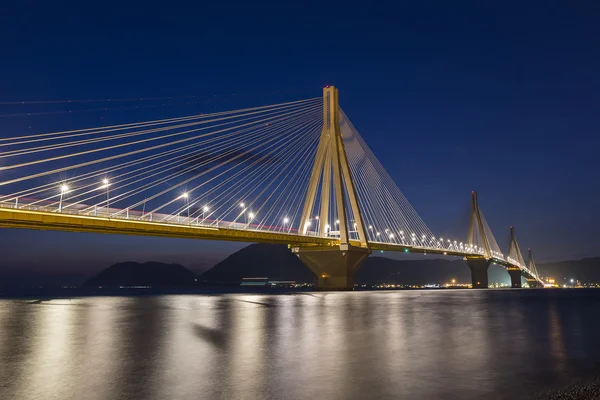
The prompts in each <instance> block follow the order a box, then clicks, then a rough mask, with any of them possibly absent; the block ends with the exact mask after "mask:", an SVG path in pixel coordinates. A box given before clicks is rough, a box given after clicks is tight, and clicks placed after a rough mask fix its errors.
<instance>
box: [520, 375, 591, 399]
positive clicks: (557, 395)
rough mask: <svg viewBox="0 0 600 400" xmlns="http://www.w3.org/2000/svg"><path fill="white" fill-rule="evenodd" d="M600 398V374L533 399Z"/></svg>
mask: <svg viewBox="0 0 600 400" xmlns="http://www.w3.org/2000/svg"><path fill="white" fill-rule="evenodd" d="M558 399H560V400H600V376H597V377H595V378H593V379H590V380H587V381H581V382H578V383H575V384H572V385H569V386H567V387H565V388H563V389H558V390H551V391H549V392H546V393H543V394H541V395H538V396H536V397H533V398H532V399H531V400H558Z"/></svg>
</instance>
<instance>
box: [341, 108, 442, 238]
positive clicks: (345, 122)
mask: <svg viewBox="0 0 600 400" xmlns="http://www.w3.org/2000/svg"><path fill="white" fill-rule="evenodd" d="M341 115H342V117H341V122H340V128H341V131H342V138H343V140H344V143H345V146H346V149H347V152H348V161H349V166H350V170H351V171H352V176H353V178H354V180H355V186H356V193H357V198H358V201H359V204H360V209H361V211H363V214H364V217H363V218H364V221H365V225H366V227H367V232H366V233H367V238H368V240H369V241H371V242H389V243H395V244H405V245H409V246H420V247H430V248H440V247H442V244H441V242H440V240H439V238H436V237H435V236H434V235H433V233H432V232H431V230H430V229H429V228H428V227H427V225H426V224H425V223H424V222H423V220H422V219H421V218H420V217H419V215H418V214H417V212H416V211H415V209H414V208H413V207H412V205H411V204H410V203H409V202H408V200H407V199H406V197H405V196H404V194H403V193H402V192H401V191H400V189H399V188H398V186H397V185H396V184H395V183H394V181H393V180H392V179H391V177H390V176H389V174H388V173H387V172H386V171H385V169H384V168H383V166H382V165H381V163H380V162H379V160H378V159H377V158H376V157H375V155H374V154H373V152H372V151H371V149H370V148H369V147H368V145H367V144H366V142H365V141H364V139H363V138H362V137H361V136H360V133H359V132H358V130H356V128H355V127H354V126H353V125H352V123H351V122H350V120H349V119H348V117H347V116H346V115H345V114H344V113H343V112H342V113H341Z"/></svg>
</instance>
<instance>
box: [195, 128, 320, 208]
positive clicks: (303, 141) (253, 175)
mask: <svg viewBox="0 0 600 400" xmlns="http://www.w3.org/2000/svg"><path fill="white" fill-rule="evenodd" d="M311 140H312V141H314V140H315V138H311V136H310V135H304V137H303V136H301V135H297V138H293V139H292V140H291V141H290V142H289V143H283V144H281V145H279V146H278V147H277V148H274V149H273V150H272V151H270V153H271V152H272V153H274V154H282V153H283V154H286V160H287V159H290V158H291V157H292V156H294V155H297V154H299V153H300V151H302V150H303V149H304V150H305V151H308V150H307V149H308V148H309V144H310V141H311ZM268 157H269V153H265V154H263V155H262V156H261V157H260V158H257V159H256V160H255V161H253V162H252V164H250V165H247V166H246V167H244V168H243V169H241V170H240V171H238V172H236V173H235V174H234V175H232V176H230V177H229V178H227V179H226V180H223V181H221V182H220V183H219V184H218V185H216V186H215V187H213V188H212V189H210V190H208V191H205V192H204V193H203V194H202V195H201V196H198V197H197V198H196V199H195V200H194V203H193V204H191V205H190V206H189V207H193V206H194V205H196V204H202V203H203V204H204V205H203V207H207V208H208V206H207V204H210V208H209V209H210V210H211V214H210V216H211V217H212V216H213V215H214V214H216V211H214V210H215V209H217V210H221V209H222V207H224V206H226V205H228V208H227V209H225V211H221V214H225V215H226V214H228V213H229V212H231V210H232V209H233V208H235V207H237V206H238V205H239V203H237V202H235V201H233V202H232V200H231V199H232V198H233V199H238V198H242V199H244V198H248V195H247V194H246V195H242V194H240V193H242V192H243V190H242V189H238V190H237V192H236V193H233V194H232V193H231V191H227V192H226V191H224V190H223V191H221V192H218V189H220V188H221V187H222V186H223V185H225V184H227V185H228V187H231V186H233V185H235V183H236V180H235V179H236V178H238V177H239V176H240V175H241V174H244V173H246V171H247V170H250V172H249V173H247V174H246V175H245V176H244V181H246V182H252V183H254V182H255V181H256V179H257V176H258V175H260V168H256V165H260V163H261V162H264V161H266V160H267V159H268ZM296 186H298V185H296ZM226 195H227V196H226ZM209 199H210V201H208V200H209ZM251 204H252V203H250V207H251ZM276 206H277V205H274V206H272V207H271V209H273V208H274V207H276ZM199 211H200V209H198V210H196V212H198V213H199ZM257 213H259V215H262V214H261V211H260V209H259V210H258V211H257ZM192 215H193V213H192ZM216 218H217V219H219V217H218V216H217V217H216ZM264 218H268V216H265V217H264ZM264 218H263V219H264ZM221 219H222V217H221Z"/></svg>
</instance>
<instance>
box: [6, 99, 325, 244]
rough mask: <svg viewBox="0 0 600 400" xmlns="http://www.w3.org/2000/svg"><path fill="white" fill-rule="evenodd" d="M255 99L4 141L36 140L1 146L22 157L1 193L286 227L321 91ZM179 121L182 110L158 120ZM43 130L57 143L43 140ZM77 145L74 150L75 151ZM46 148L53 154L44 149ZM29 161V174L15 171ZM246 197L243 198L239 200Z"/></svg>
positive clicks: (137, 215)
mask: <svg viewBox="0 0 600 400" xmlns="http://www.w3.org/2000/svg"><path fill="white" fill-rule="evenodd" d="M259 109H260V110H259V111H256V110H253V111H251V113H249V112H246V110H249V109H246V110H239V111H237V112H236V111H231V112H228V113H227V116H226V117H222V115H225V114H223V113H216V114H219V115H220V116H219V118H207V117H206V116H201V118H202V120H201V121H200V122H201V124H202V127H201V128H199V129H197V130H189V129H188V128H189V125H188V124H181V123H178V124H171V125H165V126H163V128H164V129H162V128H161V129H160V130H158V129H157V130H153V131H152V132H148V131H147V130H141V131H138V130H129V131H126V133H119V134H118V135H114V134H112V133H113V132H112V131H113V130H115V129H120V130H123V129H122V128H124V127H125V128H127V129H131V128H136V129H137V128H139V127H140V126H142V127H146V126H149V125H151V124H150V123H140V124H129V125H122V126H119V127H117V128H114V127H109V128H108V129H88V130H81V132H79V133H73V132H78V131H69V133H68V134H60V133H58V134H56V135H54V136H52V135H51V134H43V135H40V136H35V135H30V136H27V137H21V138H17V139H18V140H16V141H13V142H12V143H3V149H4V148H5V145H11V144H17V145H23V144H24V142H25V141H26V142H29V143H31V142H33V141H35V145H36V147H32V148H23V147H22V146H21V148H20V149H19V150H18V151H19V153H16V152H12V153H8V154H5V155H6V156H7V157H5V158H3V159H4V160H11V159H14V160H16V161H17V162H16V163H12V164H10V163H4V164H3V166H2V168H3V170H4V171H5V172H4V174H5V175H6V174H7V173H8V172H13V174H12V176H10V177H8V179H7V180H5V181H3V182H0V185H1V186H4V187H5V188H9V187H10V188H13V187H14V188H16V189H17V190H15V191H14V192H13V193H12V194H8V195H4V196H2V200H1V201H2V204H0V206H1V207H10V208H14V207H18V208H25V209H31V210H37V211H51V212H61V213H65V212H67V213H69V214H75V215H90V216H107V217H109V218H124V219H145V220H147V221H151V222H159V221H164V222H169V223H172V222H174V221H176V222H177V223H183V222H185V223H188V224H204V225H207V224H213V225H218V226H220V227H223V225H228V226H229V227H231V228H234V229H261V230H265V231H273V232H285V233H288V234H289V233H290V232H291V230H292V229H291V227H292V225H291V220H290V217H288V214H289V215H290V216H293V215H298V213H299V208H300V207H301V203H302V202H301V195H300V193H301V192H302V191H303V187H302V186H303V185H306V184H307V183H306V182H303V180H307V179H308V178H307V175H308V173H307V170H308V169H309V168H310V164H309V163H308V162H307V159H308V155H309V154H311V152H312V151H313V150H314V149H313V147H314V148H316V144H317V142H318V137H319V134H318V133H319V131H320V130H321V126H322V119H321V118H320V114H321V110H322V104H321V99H309V100H305V101H299V102H292V103H283V105H275V106H267V107H261V108H259ZM224 118H226V119H227V121H226V122H223V119H224ZM173 121H175V122H180V121H181V119H176V120H175V119H173V120H162V121H160V122H159V123H160V124H165V123H167V122H173ZM104 131H106V132H108V131H111V133H110V134H109V135H106V134H105V135H104V136H101V137H100V136H99V137H94V138H93V139H89V140H88V139H86V140H85V141H82V140H77V141H72V142H69V141H65V140H59V139H64V138H67V140H69V139H71V140H72V137H73V136H74V135H79V134H85V135H92V134H98V133H99V132H104ZM176 136H180V137H181V139H179V138H177V137H176ZM137 138H140V140H138V139H137ZM44 140H54V141H55V143H53V144H52V145H47V144H43V143H42V144H43V146H40V145H39V144H40V142H43V141H44ZM153 142H154V143H153ZM105 144H108V146H105ZM75 146H77V147H75ZM89 146H92V147H91V148H90V147H89ZM71 148H76V149H77V152H76V153H69V151H70V150H71ZM86 148H87V150H82V149H86ZM61 152H62V154H61ZM45 153H48V155H49V156H48V157H46V158H42V159H40V158H39V155H41V154H45ZM94 153H96V154H100V155H103V154H104V155H105V156H104V157H102V156H100V157H99V156H96V155H95V154H94ZM144 153H145V154H144ZM140 155H141V157H140ZM23 158H25V159H26V160H25V161H23ZM86 158H87V160H86ZM71 159H73V160H75V163H71V161H70V160H71ZM44 164H48V165H49V167H46V165H44ZM24 166H26V167H27V169H26V173H27V175H25V176H23V175H22V174H21V175H20V174H18V173H16V172H14V170H19V169H21V168H22V167H24ZM54 166H56V168H52V167H54ZM36 169H37V171H36ZM48 177H50V178H51V179H48ZM49 180H51V181H50V182H49ZM280 190H282V192H279V191H280ZM232 196H234V197H235V198H233V197H232ZM243 202H246V203H247V206H246V207H244V209H242V210H240V206H239V205H240V204H241V203H243ZM284 214H285V216H284ZM192 217H196V218H195V219H194V220H193V218H192ZM186 218H187V219H186ZM279 219H281V221H279ZM236 220H240V221H242V222H235V221H236ZM292 242H293V241H292ZM324 243H325V242H324Z"/></svg>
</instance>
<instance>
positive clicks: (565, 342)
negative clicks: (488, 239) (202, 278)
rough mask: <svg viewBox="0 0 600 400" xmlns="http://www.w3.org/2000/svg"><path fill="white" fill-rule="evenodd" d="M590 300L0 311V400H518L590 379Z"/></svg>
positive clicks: (48, 306)
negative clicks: (555, 385)
mask: <svg viewBox="0 0 600 400" xmlns="http://www.w3.org/2000/svg"><path fill="white" fill-rule="evenodd" d="M599 305H600V293H598V292H586V291H519V290H515V291H418V292H416V291H415V292H362V293H361V292H357V293H356V292H355V293H314V294H294V295H222V296H157V297H132V298H126V297H122V298H117V297H115V298H83V299H76V300H71V301H68V300H52V301H48V302H26V301H8V300H3V301H0V399H24V400H30V399H31V400H33V399H47V398H60V399H82V398H85V399H98V400H101V399H111V400H112V399H142V398H143V399H165V398H177V399H197V398H210V399H213V398H214V399H245V398H248V399H258V398H260V399H263V398H264V399H281V398H286V399H305V398H322V399H334V400H336V399H365V398H369V399H387V398H399V397H404V398H420V399H445V398H461V399H479V398H483V397H486V396H488V397H492V398H499V399H518V398H522V397H526V396H524V394H527V395H530V394H531V393H533V392H535V391H537V390H543V389H545V388H546V387H547V385H548V383H549V382H552V383H554V382H556V383H562V382H568V381H569V380H571V379H573V378H576V377H580V376H581V375H582V374H587V373H593V372H595V371H596V370H595V368H596V367H595V365H596V364H598V362H599V361H600V348H599V347H598V346H596V338H597V337H598V336H599V334H600V322H599V321H598V320H597V318H595V313H596V310H597V307H598V306H599Z"/></svg>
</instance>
